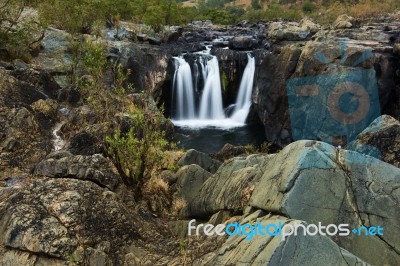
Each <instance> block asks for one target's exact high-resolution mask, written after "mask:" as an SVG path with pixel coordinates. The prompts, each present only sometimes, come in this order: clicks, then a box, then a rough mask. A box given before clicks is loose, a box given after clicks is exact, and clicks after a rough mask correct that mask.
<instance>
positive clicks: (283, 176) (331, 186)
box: [250, 141, 400, 265]
mask: <svg viewBox="0 0 400 266" xmlns="http://www.w3.org/2000/svg"><path fill="white" fill-rule="evenodd" d="M263 169H264V174H263V176H262V178H261V179H260V182H259V183H258V185H257V187H256V189H255V190H254V192H253V194H252V196H251V199H250V205H251V206H253V207H256V208H261V209H264V210H266V211H269V212H273V213H280V214H283V215H284V216H286V217H289V218H293V219H299V220H304V221H306V222H308V223H318V222H321V223H322V224H323V225H327V224H340V223H347V224H349V225H350V228H359V227H360V226H367V227H369V226H381V227H382V228H384V230H385V232H392V233H385V234H384V235H383V236H379V237H378V236H357V235H355V234H351V235H349V236H347V237H341V238H339V239H337V238H335V239H334V240H335V241H336V242H337V243H338V244H340V246H341V247H343V248H345V249H347V250H349V251H350V252H352V253H353V254H355V255H356V256H358V257H360V258H361V259H363V260H365V261H366V262H368V263H371V264H380V265H381V264H388V265H397V264H399V263H400V256H399V255H398V254H400V238H399V237H398V236H399V235H398V234H397V233H393V232H397V231H396V230H397V229H396V228H397V227H398V226H397V224H398V221H399V219H400V207H399V204H398V203H399V202H400V194H399V193H398V187H399V186H400V169H399V168H396V167H394V166H392V165H389V164H387V163H384V162H382V161H379V160H377V159H375V158H373V157H369V156H365V155H362V154H359V153H356V152H354V151H346V150H339V149H336V148H335V147H333V146H331V145H329V144H326V143H323V142H317V141H298V142H295V143H292V144H290V145H289V146H287V147H285V148H284V149H283V150H282V151H281V152H280V153H279V154H278V155H276V156H275V157H273V158H272V159H271V160H270V161H269V162H267V164H265V165H264V167H263ZM380 254H385V256H384V257H382V256H381V255H380Z"/></svg>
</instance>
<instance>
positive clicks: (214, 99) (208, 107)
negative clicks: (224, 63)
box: [200, 56, 225, 119]
mask: <svg viewBox="0 0 400 266" xmlns="http://www.w3.org/2000/svg"><path fill="white" fill-rule="evenodd" d="M206 69H207V71H206V72H207V77H206V81H205V84H204V89H203V93H202V95H201V100H200V119H224V118H225V114H224V107H223V105H222V92H221V78H220V76H219V66H218V60H217V58H216V57H215V56H213V57H212V59H211V60H210V61H208V62H207V68H206Z"/></svg>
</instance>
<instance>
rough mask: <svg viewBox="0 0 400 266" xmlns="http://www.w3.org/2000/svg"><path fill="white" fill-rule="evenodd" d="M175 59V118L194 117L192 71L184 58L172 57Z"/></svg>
mask: <svg viewBox="0 0 400 266" xmlns="http://www.w3.org/2000/svg"><path fill="white" fill-rule="evenodd" d="M174 59H175V60H176V61H175V69H176V70H175V76H174V89H175V87H176V92H174V97H175V102H176V107H177V110H176V118H177V119H178V120H181V119H194V118H195V105H194V95H193V83H192V71H191V69H190V65H189V64H188V63H187V62H186V61H185V59H183V58H180V57H174Z"/></svg>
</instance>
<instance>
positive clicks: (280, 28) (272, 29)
mask: <svg viewBox="0 0 400 266" xmlns="http://www.w3.org/2000/svg"><path fill="white" fill-rule="evenodd" d="M303 26H304V28H301V27H299V25H298V24H297V23H283V22H273V23H271V24H270V26H269V29H268V36H269V37H270V38H271V39H272V40H274V41H276V42H280V41H302V40H305V39H306V38H307V37H309V36H311V34H310V33H311V30H313V31H315V29H314V26H312V28H311V23H308V22H307V23H306V22H303Z"/></svg>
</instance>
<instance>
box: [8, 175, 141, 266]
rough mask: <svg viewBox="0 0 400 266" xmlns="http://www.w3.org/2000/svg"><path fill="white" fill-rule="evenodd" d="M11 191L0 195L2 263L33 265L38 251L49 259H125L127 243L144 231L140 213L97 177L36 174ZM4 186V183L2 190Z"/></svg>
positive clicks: (50, 261)
mask: <svg viewBox="0 0 400 266" xmlns="http://www.w3.org/2000/svg"><path fill="white" fill-rule="evenodd" d="M9 191H11V193H12V195H8V196H7V197H5V198H3V197H1V196H0V264H2V265H7V264H4V263H6V262H7V261H10V260H11V259H14V261H13V262H14V263H16V261H19V262H20V263H18V264H19V265H33V264H29V261H30V260H31V258H35V257H38V258H39V261H42V262H43V263H44V264H46V265H57V264H58V265H65V262H66V261H69V262H76V263H82V262H84V261H108V262H111V261H112V262H114V263H113V264H115V263H116V262H121V261H123V260H122V255H123V253H124V246H125V245H126V244H127V243H129V241H132V240H134V239H136V238H138V236H139V234H138V232H137V229H136V228H137V227H138V225H140V224H142V221H139V219H140V218H139V217H138V216H137V215H136V216H134V215H132V214H131V213H130V211H129V209H128V208H127V207H126V206H125V205H124V204H123V203H122V201H121V200H120V199H119V198H118V196H117V195H116V194H115V193H113V192H111V191H108V190H106V189H103V188H101V187H99V186H97V185H96V184H94V183H93V182H88V181H83V180H76V179H44V180H42V179H37V180H34V181H32V182H31V184H29V185H26V186H24V187H23V188H20V189H10V190H9ZM5 192H6V191H5V190H1V189H0V195H4V193H5ZM16 202H18V203H16ZM94 202H95V203H96V204H93V203H94ZM106 242H108V244H107V243H106ZM107 247H108V248H107ZM105 253H107V254H105ZM27 255H29V256H27ZM60 260H63V261H64V262H62V261H60ZM45 262H47V263H45ZM14 263H12V264H14ZM35 265H36V264H35Z"/></svg>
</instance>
